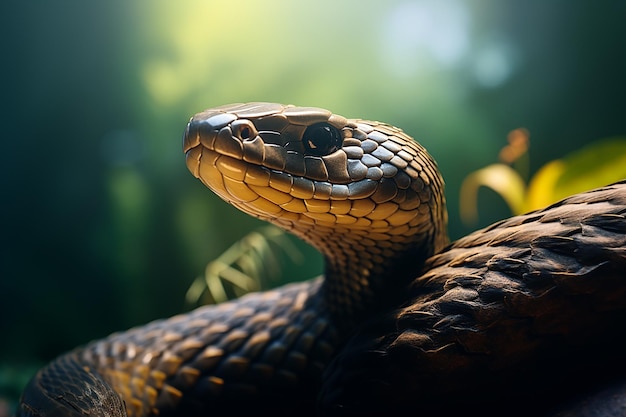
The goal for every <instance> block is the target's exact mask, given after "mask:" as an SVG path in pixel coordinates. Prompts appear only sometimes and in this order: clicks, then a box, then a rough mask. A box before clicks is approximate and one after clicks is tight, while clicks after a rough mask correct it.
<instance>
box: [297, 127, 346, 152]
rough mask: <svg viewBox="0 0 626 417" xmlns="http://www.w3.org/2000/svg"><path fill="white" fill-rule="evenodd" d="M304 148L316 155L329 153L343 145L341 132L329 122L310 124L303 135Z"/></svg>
mask: <svg viewBox="0 0 626 417" xmlns="http://www.w3.org/2000/svg"><path fill="white" fill-rule="evenodd" d="M302 143H303V144H304V149H306V150H307V151H308V152H309V153H311V154H312V155H316V156H323V155H329V154H331V153H333V152H335V151H336V150H337V149H339V148H340V147H341V143H342V138H341V133H340V132H339V130H337V128H335V127H334V126H331V125H329V124H328V123H316V124H314V125H311V126H309V127H308V128H307V129H306V131H305V132H304V136H303V137H302Z"/></svg>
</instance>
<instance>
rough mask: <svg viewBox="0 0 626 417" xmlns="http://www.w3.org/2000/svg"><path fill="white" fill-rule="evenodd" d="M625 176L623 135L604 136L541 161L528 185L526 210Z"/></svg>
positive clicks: (625, 162)
mask: <svg viewBox="0 0 626 417" xmlns="http://www.w3.org/2000/svg"><path fill="white" fill-rule="evenodd" d="M624 178H626V138H623V137H620V138H610V139H603V140H599V141H596V142H593V143H592V144H590V145H588V146H586V147H584V148H582V149H580V150H578V151H575V152H572V153H570V154H568V155H566V156H565V157H563V158H561V159H557V160H554V161H552V162H549V163H547V164H546V165H544V166H543V167H542V168H541V169H540V170H539V171H538V172H537V173H536V174H535V176H534V177H533V178H532V180H531V182H530V184H529V186H528V194H527V199H526V206H525V211H527V210H535V209H539V208H542V207H545V206H548V205H550V204H552V203H554V202H556V201H558V200H560V199H562V198H565V197H568V196H570V195H573V194H576V193H580V192H583V191H587V190H590V189H592V188H596V187H601V186H603V185H607V184H610V183H613V182H615V181H619V180H622V179H624Z"/></svg>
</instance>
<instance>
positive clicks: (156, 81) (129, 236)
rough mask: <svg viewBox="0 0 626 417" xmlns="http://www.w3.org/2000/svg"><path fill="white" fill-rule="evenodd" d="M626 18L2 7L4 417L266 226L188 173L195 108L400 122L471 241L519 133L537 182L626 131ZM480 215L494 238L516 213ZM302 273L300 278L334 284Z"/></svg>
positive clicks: (509, 4) (375, 10)
mask: <svg viewBox="0 0 626 417" xmlns="http://www.w3.org/2000/svg"><path fill="white" fill-rule="evenodd" d="M625 22H626V2H624V1H622V0H614V1H603V2H591V1H574V0H556V1H544V0H531V1H499V0H469V1H460V0H458V1H435V0H429V1H426V0H424V1H401V0H391V1H390V0H386V1H378V2H371V1H363V0H353V1H343V2H340V1H336V0H335V1H328V0H316V1H310V2H297V1H292V2H289V1H280V0H272V1H253V0H250V1H233V0H228V1H208V0H203V1H185V0H183V1H166V0H137V1H125V0H124V1H122V0H113V1H103V2H91V1H78V0H76V1H49V2H46V1H4V2H2V5H1V6H0V32H1V33H0V34H1V36H0V44H1V45H2V56H3V59H2V61H3V62H2V64H1V68H2V80H3V83H2V102H3V108H2V111H1V112H0V117H1V121H2V125H1V129H2V130H1V131H2V152H0V158H1V162H0V170H1V175H0V181H1V187H2V189H1V191H2V205H1V207H2V208H1V210H2V216H1V221H2V229H1V236H2V249H1V251H0V253H1V258H0V335H1V336H0V340H2V343H0V408H1V407H2V401H3V400H2V399H3V398H4V399H5V400H6V399H8V401H9V404H13V403H14V401H15V398H16V397H17V395H18V393H19V390H20V389H21V388H22V386H23V384H24V382H25V378H27V377H28V376H29V375H30V373H32V372H33V371H34V369H35V368H36V367H38V366H40V365H42V364H43V363H45V362H46V361H48V360H50V359H52V358H53V357H54V356H56V355H58V354H60V353H61V352H63V351H65V350H68V349H71V348H72V347H74V346H77V345H79V344H82V343H85V342H86V341H88V340H91V339H94V338H98V337H102V336H104V335H106V334H108V333H110V332H112V331H116V330H121V329H125V328H127V327H129V326H133V325H137V324H141V323H145V322H146V321H149V320H151V319H155V318H158V317H163V316H169V315H172V314H175V313H178V312H181V311H184V310H185V309H188V306H186V305H185V304H184V294H185V291H186V289H187V288H188V287H189V285H190V284H191V282H192V281H193V279H194V278H195V277H196V276H198V275H200V274H201V273H202V272H203V269H204V266H205V265H206V263H207V262H209V261H210V260H212V259H214V258H216V257H217V256H218V255H219V254H220V253H222V252H223V251H224V250H225V249H226V248H227V247H228V246H230V245H231V244H232V243H233V242H234V241H236V240H237V239H239V238H240V237H241V236H243V235H245V234H246V233H247V232H249V231H250V230H252V229H254V228H256V227H258V226H260V223H259V222H257V221H256V220H254V219H251V218H249V217H248V216H246V215H243V214H241V213H239V212H237V211H236V210H235V209H233V208H231V207H229V206H228V205H226V204H225V203H223V202H221V201H220V200H219V199H218V198H217V197H215V196H213V195H212V194H211V193H210V192H209V191H208V190H206V189H205V188H204V187H203V186H202V185H201V184H200V183H199V182H198V181H197V180H195V179H194V178H193V177H192V176H191V175H190V174H189V173H188V172H187V169H186V167H185V164H184V158H183V155H182V152H181V134H182V131H183V129H184V126H185V123H186V121H187V120H188V118H189V117H190V116H191V115H192V114H194V113H196V112H198V111H201V110H203V109H204V108H207V107H212V106H216V105H220V104H226V103H231V102H245V101H275V102H281V103H292V104H297V105H305V106H320V107H324V108H328V109H330V110H332V111H333V112H335V113H338V114H341V115H343V116H346V117H360V118H371V119H376V120H381V121H385V122H388V123H391V124H394V125H396V126H400V127H402V128H403V129H404V130H405V131H407V132H408V133H409V134H411V135H413V136H415V137H416V138H417V139H418V140H419V141H420V142H421V143H422V144H423V145H425V146H426V147H427V148H428V149H429V150H430V151H431V153H432V154H433V156H434V157H435V158H436V159H437V160H438V161H439V165H440V168H441V170H442V172H443V174H444V177H445V179H446V182H447V196H448V201H449V209H450V213H451V214H450V234H451V236H452V237H459V236H461V235H463V234H465V233H467V232H468V231H470V230H471V229H472V228H473V227H476V226H473V227H468V226H463V225H461V223H460V221H459V215H458V194H459V186H460V183H461V181H462V179H463V178H464V177H465V176H466V175H467V174H468V173H469V172H471V171H473V170H475V169H478V168H481V167H483V166H485V165H487V164H489V163H492V162H494V161H496V158H497V153H498V150H499V149H500V148H501V147H502V146H503V145H505V144H506V135H507V133H508V132H509V131H510V130H512V129H515V128H518V127H524V128H527V129H528V130H529V131H530V135H531V136H530V137H531V149H530V171H531V173H532V172H534V171H535V170H536V169H537V168H538V167H540V166H541V165H543V164H544V163H546V162H548V161H550V160H552V159H555V158H558V157H561V156H562V155H564V154H566V153H568V152H570V151H573V150H576V149H578V148H580V147H582V146H584V145H585V144H587V143H589V142H590V141H592V140H596V139H600V138H604V137H610V136H615V135H624V134H626V117H625V116H626V115H625V110H626V106H625V104H624V103H625V100H626V82H625V74H626V48H625V47H624V42H625V40H626V25H625ZM481 202H482V205H481V214H480V225H484V224H487V223H488V222H491V221H493V220H495V219H498V218H501V217H504V216H507V215H508V211H507V208H506V206H505V205H504V203H503V202H502V201H501V200H499V199H498V198H497V197H495V196H494V195H493V194H490V193H489V192H484V193H483V194H481ZM305 250H306V249H305ZM305 259H306V261H305V263H304V264H301V265H297V266H296V267H294V268H291V269H288V270H287V271H286V276H287V279H306V278H310V277H313V276H315V275H317V274H318V273H320V272H321V260H320V258H319V256H318V255H317V254H316V253H314V252H313V251H310V250H306V252H305ZM5 404H6V403H5Z"/></svg>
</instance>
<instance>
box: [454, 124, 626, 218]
mask: <svg viewBox="0 0 626 417" xmlns="http://www.w3.org/2000/svg"><path fill="white" fill-rule="evenodd" d="M508 139H509V144H508V145H507V146H505V147H504V148H503V149H502V150H501V151H500V161H501V162H500V163H495V164H491V165H488V166H486V167H484V168H481V169H479V170H477V171H474V172H472V173H470V174H468V175H467V177H465V179H464V180H463V183H462V184H461V195H460V201H461V211H460V214H461V219H462V220H463V221H464V222H465V223H466V224H469V225H474V224H475V223H476V222H477V221H478V204H477V200H478V191H479V189H480V188H481V187H486V188H489V189H491V190H493V191H494V192H495V193H496V194H498V195H499V196H500V197H502V199H503V200H504V201H505V202H506V204H507V205H508V207H509V209H510V210H511V213H512V214H522V213H525V212H528V211H531V210H537V209H541V208H543V207H546V206H548V205H550V204H552V203H555V202H557V201H558V200H561V199H563V198H565V197H567V196H570V195H573V194H576V193H580V192H583V191H587V190H590V189H593V188H597V187H602V186H604V185H608V184H611V183H613V182H616V181H619V180H623V179H626V138H610V139H604V140H599V141H596V142H593V143H591V144H589V145H587V146H585V147H584V148H583V149H580V150H578V151H575V152H572V153H570V154H568V155H566V156H564V157H563V158H560V159H557V160H554V161H551V162H548V163H547V164H545V165H544V166H543V167H541V168H540V169H539V171H538V172H537V173H536V174H535V175H534V176H533V177H532V178H531V179H530V183H529V184H528V185H527V184H526V181H525V179H524V171H525V168H526V167H527V164H528V155H527V151H528V145H529V139H528V131H526V130H525V129H516V130H514V131H512V132H510V133H509V135H508ZM520 161H523V163H521V164H520V163H519V162H520ZM519 166H521V167H523V168H522V169H520V168H519ZM520 171H522V172H520Z"/></svg>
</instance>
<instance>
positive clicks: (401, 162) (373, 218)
mask: <svg viewBox="0 0 626 417" xmlns="http://www.w3.org/2000/svg"><path fill="white" fill-rule="evenodd" d="M183 142H184V146H183V147H184V151H185V154H186V161H187V167H188V168H189V170H190V171H191V172H192V174H193V175H194V176H196V177H197V178H199V179H200V180H201V181H202V182H203V183H204V184H205V185H207V186H208V187H209V188H210V189H211V190H212V191H214V192H215V193H216V194H218V195H219V196H220V197H221V198H222V199H224V200H225V201H227V202H229V203H230V204H232V205H234V206H235V207H237V208H239V209H241V210H243V211H244V212H246V213H248V214H250V215H253V216H255V217H258V218H261V219H264V220H268V221H270V222H272V223H273V224H275V225H277V226H279V227H281V228H283V229H285V230H288V231H290V232H292V233H294V234H295V235H297V236H299V237H300V238H302V239H303V240H305V241H306V242H308V243H310V244H311V245H313V246H314V247H316V248H317V249H318V250H319V251H320V252H321V253H322V254H323V255H324V258H325V273H324V277H319V278H316V279H314V280H311V281H305V282H300V283H294V284H289V285H286V286H284V287H281V288H278V289H275V290H271V291H267V292H260V293H252V294H248V295H246V296H243V297H241V298H239V299H237V300H234V301H231V302H227V303H223V304H220V305H216V306H205V307H201V308H198V309H196V310H194V311H192V312H190V313H187V314H184V315H180V316H175V317H172V318H169V319H164V320H159V321H155V322H153V323H150V324H147V325H145V326H142V327H137V328H134V329H130V330H128V331H125V332H120V333H116V334H113V335H111V336H108V337H106V338H104V339H102V340H98V341H94V342H91V343H89V344H87V345H85V346H83V347H79V348H77V349H75V350H73V351H71V352H69V353H66V354H64V355H62V356H60V357H59V358H57V359H56V360H54V361H53V362H51V363H50V364H49V365H47V366H46V367H44V368H43V369H42V370H40V371H39V372H38V373H37V374H36V375H35V376H34V377H33V378H32V380H31V381H30V383H29V385H28V386H27V387H26V389H25V391H24V394H23V396H22V400H21V403H20V406H19V410H18V414H19V415H20V416H23V417H26V416H28V417H31V416H33V417H35V416H37V417H40V416H41V417H43V416H46V417H48V416H49V417H57V416H84V415H90V416H126V415H127V416H131V417H139V416H157V415H158V416H205V415H206V416H208V415H211V416H213V415H315V414H316V413H318V414H320V415H382V414H384V413H388V412H393V411H411V414H417V415H435V414H436V415H449V414H457V413H458V412H459V410H463V411H467V410H468V409H470V410H474V411H476V410H480V411H481V413H482V414H483V415H499V413H500V412H501V411H502V410H505V411H506V414H507V415H516V413H518V412H519V415H523V412H525V410H532V409H533V407H534V410H535V411H537V410H539V409H540V408H539V407H544V405H543V404H544V401H547V400H548V399H552V400H554V401H553V402H552V404H553V405H554V404H558V402H559V401H560V400H563V401H565V400H567V399H570V398H571V397H572V396H573V394H576V395H578V394H580V395H582V393H583V388H584V383H583V382H584V378H580V377H579V378H576V377H577V376H579V373H580V372H586V371H589V370H590V369H596V370H603V371H605V370H607V369H610V370H614V371H615V372H614V374H615V376H616V377H620V376H622V375H626V374H624V373H623V370H624V369H623V368H624V366H623V365H622V364H621V362H623V361H620V360H616V359H615V358H620V357H621V356H620V355H619V349H617V348H615V347H616V346H620V343H622V341H623V338H624V335H625V333H626V329H623V327H624V326H620V325H619V323H622V321H621V320H623V318H624V316H625V314H626V285H624V282H623V280H624V279H625V278H626V272H625V271H626V220H625V216H626V182H620V183H616V184H613V185H610V186H607V187H604V188H601V189H597V190H592V191H589V192H586V193H582V194H578V195H576V196H572V197H570V198H568V199H565V200H563V201H561V202H559V203H556V204H554V205H552V206H550V207H547V208H546V209H544V210H541V211H537V212H532V213H529V214H526V215H523V216H517V217H512V218H510V219H507V220H504V221H501V222H499V223H496V224H494V225H492V226H490V227H488V228H486V229H483V230H480V231H477V232H474V233H472V234H470V235H468V236H466V237H464V238H462V239H460V240H458V241H456V242H453V243H452V244H450V245H449V244H448V239H447V231H446V223H447V214H446V208H445V200H444V196H443V180H442V178H441V176H440V174H439V171H438V170H437V166H436V164H435V162H434V160H433V159H432V158H431V157H430V156H429V155H428V153H427V152H426V150H425V149H424V148H423V147H422V146H421V145H419V144H418V143H417V142H416V141H414V140H413V139H412V138H411V137H409V136H408V135H406V134H405V133H404V132H402V130H400V129H398V128H396V127H393V126H390V125H387V124H384V123H379V122H372V121H366V120H359V119H346V118H344V117H342V116H338V115H335V114H332V113H331V112H329V111H327V110H324V109H319V108H310V107H295V106H284V105H279V104H273V103H247V104H232V105H227V106H221V107H216V108H212V109H208V110H206V111H204V112H201V113H198V114H196V115H195V116H194V117H192V118H191V120H190V121H189V123H188V125H187V128H186V130H185V133H184V140H183ZM621 346H623V345H621ZM583 359H584V360H583ZM585 364H587V365H588V366H584V365H585ZM605 365H608V366H605ZM598 375H599V373H598V374H597V375H595V377H599V376H598ZM569 382H572V383H571V384H570V383H569ZM574 386H575V387H579V388H580V389H579V390H577V389H576V388H575V387H574ZM555 387H556V388H555ZM572 387H574V388H572ZM546 390H548V391H547V392H548V393H549V395H542V393H545V392H546ZM541 410H542V411H548V410H547V409H544V408H541ZM534 415H538V413H537V412H535V413H534Z"/></svg>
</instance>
